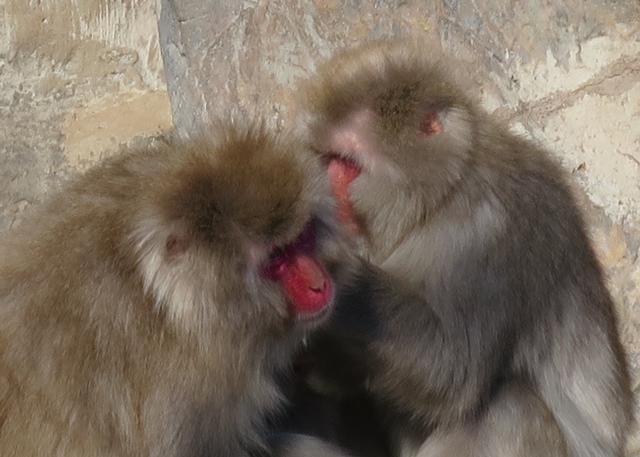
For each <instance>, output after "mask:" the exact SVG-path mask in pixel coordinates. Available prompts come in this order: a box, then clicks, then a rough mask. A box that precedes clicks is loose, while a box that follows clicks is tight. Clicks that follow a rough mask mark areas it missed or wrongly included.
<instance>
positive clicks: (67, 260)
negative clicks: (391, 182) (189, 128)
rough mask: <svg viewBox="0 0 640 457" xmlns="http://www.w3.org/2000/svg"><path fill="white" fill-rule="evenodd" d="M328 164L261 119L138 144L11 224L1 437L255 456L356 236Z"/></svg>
mask: <svg viewBox="0 0 640 457" xmlns="http://www.w3.org/2000/svg"><path fill="white" fill-rule="evenodd" d="M333 213H334V204H333V201H332V199H331V196H330V193H329V187H328V184H327V182H326V179H325V177H324V176H323V173H322V171H321V166H320V163H319V161H318V159H317V157H315V156H314V155H313V154H312V152H311V151H309V150H308V149H305V147H304V146H303V145H302V144H301V143H300V142H299V141H297V140H295V139H293V138H290V137H286V136H283V135H275V134H271V133H269V132H267V131H266V130H265V129H263V128H259V127H249V128H246V129H242V128H239V127H232V126H225V125H222V126H221V127H220V128H219V129H218V131H217V133H216V134H213V135H211V136H208V137H206V138H201V139H199V140H193V141H185V142H175V143H173V144H164V145H159V146H157V147H152V148H148V149H143V150H137V151H133V152H131V153H128V154H124V155H122V156H118V157H115V158H113V159H110V160H107V161H105V162H104V163H102V164H99V165H97V166H96V167H94V168H93V169H91V170H90V171H88V172H87V173H86V174H84V175H83V176H81V177H79V178H78V179H75V180H74V181H73V182H72V183H70V184H69V185H68V186H66V188H65V189H64V190H63V191H61V192H59V193H58V194H57V195H55V196H54V197H53V198H52V199H51V200H50V201H49V202H48V203H47V204H45V205H44V206H43V207H42V208H40V209H39V211H37V212H36V213H35V214H32V215H31V217H28V218H27V219H26V220H25V221H24V223H23V224H22V225H20V226H19V227H18V228H16V229H14V230H13V231H11V232H9V233H7V234H5V235H4V236H3V237H2V240H1V241H0V251H1V252H2V256H1V257H0V412H1V414H0V454H1V455H6V456H10V455H14V456H21V457H23V456H24V457H27V456H42V455H47V456H64V457H71V456H78V457H80V456H82V457H87V456H118V457H124V456H143V455H145V456H163V457H166V456H180V457H182V456H190V457H192V456H205V455H207V456H210V455H228V456H247V455H253V454H254V453H256V452H268V443H267V439H268V436H267V435H269V433H270V432H269V430H267V419H269V417H271V416H273V415H275V414H279V413H280V411H281V410H282V409H283V407H284V399H283V396H284V393H283V392H282V390H281V389H280V384H279V380H278V378H279V377H286V376H287V373H288V372H289V369H290V366H291V361H292V357H293V355H294V353H295V351H296V350H297V349H298V348H299V347H300V343H301V341H302V340H303V338H304V337H305V335H306V334H307V333H308V332H309V331H311V330H312V329H314V328H316V327H317V326H318V325H319V324H320V323H321V322H323V321H324V320H326V316H327V315H329V314H330V311H331V308H332V303H333V300H334V295H335V293H336V292H335V291H336V289H337V288H338V285H339V284H338V283H337V282H336V281H337V279H336V278H344V280H347V278H348V277H349V260H348V259H349V257H350V256H349V253H348V251H347V250H346V245H345V243H344V240H343V239H342V238H341V236H340V230H339V226H338V225H337V223H336V222H335V221H334V219H333V216H332V214H333Z"/></svg>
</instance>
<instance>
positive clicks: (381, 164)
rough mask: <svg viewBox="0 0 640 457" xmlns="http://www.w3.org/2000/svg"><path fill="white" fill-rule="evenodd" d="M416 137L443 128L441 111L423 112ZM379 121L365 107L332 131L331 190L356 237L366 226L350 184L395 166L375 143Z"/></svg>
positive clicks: (342, 217)
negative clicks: (357, 210) (358, 211)
mask: <svg viewBox="0 0 640 457" xmlns="http://www.w3.org/2000/svg"><path fill="white" fill-rule="evenodd" d="M420 114H421V116H420V117H419V122H418V123H417V124H416V132H415V133H416V137H417V138H420V139H425V140H426V139H428V138H429V137H431V136H434V135H440V134H442V133H443V131H444V126H443V124H442V119H441V116H440V113H439V112H438V110H437V109H436V108H433V107H427V108H426V109H424V111H423V112H421V113H420ZM377 122H378V119H377V118H376V115H375V113H374V112H373V111H371V110H368V109H362V110H359V111H357V112H355V113H354V114H352V115H351V116H349V117H348V118H347V119H346V120H345V121H344V122H343V123H342V124H340V125H339V126H336V127H334V128H333V129H331V130H330V133H329V135H328V137H327V144H326V147H327V150H326V151H325V153H324V155H325V163H326V166H327V175H328V178H329V182H330V184H331V190H332V192H333V196H334V197H335V199H336V203H337V217H338V220H339V221H340V223H341V224H342V226H343V227H344V229H345V230H346V232H347V234H348V235H350V236H355V235H358V234H361V233H362V232H363V231H364V229H363V226H362V223H361V222H360V219H359V217H358V215H357V214H356V211H355V209H354V207H353V203H352V200H351V190H350V187H351V184H352V183H353V181H354V180H355V179H356V178H357V177H358V176H360V174H361V173H362V172H363V170H364V171H365V172H366V173H369V174H388V175H393V174H394V173H395V169H394V167H393V165H391V164H390V163H389V162H388V161H387V160H386V159H385V154H384V152H385V151H384V150H380V146H379V145H377V144H376V142H375V139H374V137H373V134H372V132H373V131H374V130H375V129H374V127H375V124H376V123H377Z"/></svg>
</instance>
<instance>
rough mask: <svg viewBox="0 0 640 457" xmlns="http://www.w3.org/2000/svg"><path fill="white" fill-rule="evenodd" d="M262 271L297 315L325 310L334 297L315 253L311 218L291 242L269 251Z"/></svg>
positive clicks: (303, 316) (312, 315)
mask: <svg viewBox="0 0 640 457" xmlns="http://www.w3.org/2000/svg"><path fill="white" fill-rule="evenodd" d="M264 274H265V276H266V277H267V278H268V279H270V280H272V281H275V282H277V283H279V284H280V285H281V286H282V288H283V290H284V293H285V295H286V296H287V299H288V303H289V306H290V308H291V311H292V312H293V313H294V314H295V316H296V317H298V318H300V319H313V318H315V317H318V316H320V315H321V314H324V312H325V311H326V310H327V308H328V306H329V305H330V303H331V300H332V298H333V283H332V280H331V278H330V276H329V274H328V273H327V271H326V270H325V268H324V266H323V265H322V263H321V262H320V261H319V260H318V259H317V257H316V226H315V223H314V221H311V222H309V223H308V224H307V226H306V227H305V229H304V230H303V232H302V233H301V234H300V236H299V237H298V238H297V239H296V240H295V241H294V242H293V243H291V244H288V245H286V246H284V247H282V248H278V249H276V250H275V251H273V252H272V253H271V255H270V256H269V260H268V261H267V262H266V264H265V265H264Z"/></svg>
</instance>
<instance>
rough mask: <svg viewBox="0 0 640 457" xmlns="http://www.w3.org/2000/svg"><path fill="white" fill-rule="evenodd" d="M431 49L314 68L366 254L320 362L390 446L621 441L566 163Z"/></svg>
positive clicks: (529, 447) (588, 253) (328, 147)
mask: <svg viewBox="0 0 640 457" xmlns="http://www.w3.org/2000/svg"><path fill="white" fill-rule="evenodd" d="M424 55H425V52H424V51H423V50H421V49H419V48H417V47H414V46H412V45H411V44H407V43H372V44H367V45H364V46H362V47H360V48H357V49H355V50H351V51H346V52H344V53H342V54H339V55H337V56H336V57H334V58H332V59H331V60H330V61H329V62H328V63H326V64H325V65H324V66H323V67H322V68H321V69H320V71H319V75H318V76H317V78H316V79H315V80H313V81H311V82H310V87H311V89H310V95H309V99H308V101H309V117H308V120H307V122H308V127H309V131H310V135H311V138H312V141H313V146H314V148H315V149H317V150H318V151H319V152H320V153H321V154H322V156H323V159H324V161H325V163H326V171H327V174H328V176H329V179H330V181H331V185H332V189H333V192H334V194H335V197H336V199H337V202H338V216H339V218H340V220H341V221H342V223H343V224H344V226H345V227H346V229H347V230H348V231H349V232H350V233H351V234H352V235H353V237H354V238H355V239H356V240H358V242H359V244H360V246H361V248H362V253H363V255H364V256H365V257H366V258H367V259H368V260H369V261H370V262H371V263H372V265H371V266H369V267H368V271H366V270H365V271H364V272H362V274H361V275H360V280H359V282H360V288H359V289H358V288H355V289H353V290H350V291H349V294H348V295H347V296H345V297H342V298H339V303H340V306H338V307H337V309H336V313H334V314H333V317H332V320H331V325H330V329H331V330H330V331H327V332H324V334H323V337H322V338H320V339H319V340H318V341H317V345H316V354H317V355H319V357H322V356H323V354H324V357H325V360H321V362H320V363H319V364H318V367H319V368H318V371H319V372H320V373H321V374H324V377H325V381H326V380H329V381H333V382H334V384H335V381H336V380H345V379H346V380H348V383H352V382H354V380H355V382H360V383H361V386H363V388H364V389H365V390H366V392H368V393H369V394H370V395H371V396H372V397H373V398H374V400H375V401H376V403H377V404H378V410H379V411H381V412H380V414H381V415H382V416H383V417H385V418H386V419H387V420H389V423H390V424H391V425H390V427H391V428H392V429H393V430H394V452H395V454H396V455H403V456H407V455H415V453H416V452H418V453H419V455H422V456H424V457H433V456H454V455H455V456H461V455H464V456H482V457H489V456H492V457H495V456H499V457H500V456H504V457H507V456H509V457H513V456H522V457H524V456H571V457H578V456H579V457H587V456H590V457H596V456H598V457H605V456H606V457H613V456H621V455H622V453H623V448H624V443H625V439H626V438H625V437H626V433H627V430H628V428H629V426H630V420H631V408H632V400H631V398H632V397H631V393H630V387H629V379H628V373H627V365H626V361H625V357H624V354H623V351H622V348H621V344H620V341H619V336H618V333H617V329H616V317H615V314H614V309H613V305H612V299H611V298H610V295H609V293H608V291H607V289H606V287H605V284H604V281H603V274H602V272H601V268H600V266H599V263H598V261H597V259H596V257H595V255H594V251H593V250H592V248H591V246H590V243H589V240H588V237H587V234H586V231H585V224H584V222H583V219H582V217H581V215H580V213H579V211H578V209H577V205H576V203H575V202H574V199H573V197H572V195H571V192H570V189H569V186H568V184H567V182H566V178H565V175H564V173H563V172H562V171H561V169H560V167H559V166H558V165H557V164H556V163H554V161H553V160H552V159H551V158H550V156H549V154H548V153H547V152H546V151H544V150H541V149H540V148H539V147H537V146H535V145H533V144H532V143H530V142H528V141H526V140H524V139H521V138H518V137H516V136H514V135H512V134H510V133H509V132H508V131H507V130H506V129H505V128H503V127H501V126H499V125H497V124H496V123H495V122H494V121H492V120H491V119H490V116H489V115H488V114H487V113H485V112H484V111H482V109H481V108H479V107H478V105H477V104H476V103H475V102H474V101H473V100H472V99H471V98H469V97H468V96H466V95H465V94H464V93H463V92H462V91H461V90H460V89H459V88H458V86H457V85H456V84H454V83H452V82H451V77H450V75H449V73H448V72H447V71H446V70H445V68H444V67H443V66H442V64H441V63H439V62H434V63H430V62H428V61H427V60H426V59H425V57H424ZM402 291H404V292H402ZM343 305H344V306H343ZM323 351H324V352H323ZM335 360H339V361H340V363H336V362H335ZM323 365H324V366H323ZM332 370H333V371H332ZM358 377H360V378H361V379H360V380H359V381H358ZM316 378H317V376H316ZM310 382H311V381H310ZM325 384H326V383H325ZM326 388H327V387H326V385H325V387H324V389H326Z"/></svg>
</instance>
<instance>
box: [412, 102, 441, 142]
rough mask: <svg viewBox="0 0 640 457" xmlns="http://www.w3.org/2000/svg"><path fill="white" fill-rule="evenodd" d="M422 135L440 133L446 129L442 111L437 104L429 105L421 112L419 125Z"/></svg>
mask: <svg viewBox="0 0 640 457" xmlns="http://www.w3.org/2000/svg"><path fill="white" fill-rule="evenodd" d="M418 130H419V132H420V136H422V137H425V138H426V137H429V136H432V135H438V134H440V133H442V132H443V131H444V126H443V125H442V113H441V112H440V110H438V108H436V107H435V106H429V107H427V108H425V109H423V110H422V111H421V112H420V124H419V126H418Z"/></svg>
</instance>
